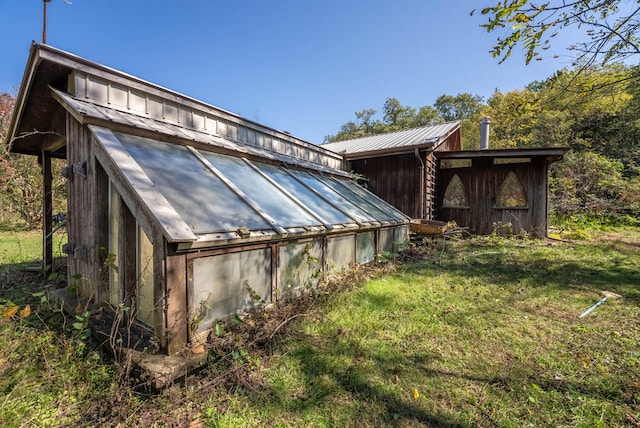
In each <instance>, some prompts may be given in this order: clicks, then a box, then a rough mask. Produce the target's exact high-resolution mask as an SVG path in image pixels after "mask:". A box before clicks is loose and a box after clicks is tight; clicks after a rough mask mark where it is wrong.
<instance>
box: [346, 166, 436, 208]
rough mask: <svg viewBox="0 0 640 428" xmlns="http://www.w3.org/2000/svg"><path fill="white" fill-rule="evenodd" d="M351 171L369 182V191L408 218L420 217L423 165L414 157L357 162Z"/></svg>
mask: <svg viewBox="0 0 640 428" xmlns="http://www.w3.org/2000/svg"><path fill="white" fill-rule="evenodd" d="M421 156H423V157H424V154H421ZM351 169H352V170H353V171H354V172H356V173H357V174H362V175H364V176H365V177H366V178H367V179H368V180H369V183H368V188H369V190H370V191H372V192H373V193H375V194H376V195H378V196H379V197H381V198H382V199H384V200H385V201H387V202H389V203H390V204H391V205H393V206H394V207H396V208H397V209H399V210H400V211H402V212H403V213H405V214H406V215H408V216H410V217H412V218H419V217H420V162H419V161H418V159H416V157H415V155H414V154H400V155H391V156H383V157H377V158H370V159H362V160H354V161H352V162H351Z"/></svg>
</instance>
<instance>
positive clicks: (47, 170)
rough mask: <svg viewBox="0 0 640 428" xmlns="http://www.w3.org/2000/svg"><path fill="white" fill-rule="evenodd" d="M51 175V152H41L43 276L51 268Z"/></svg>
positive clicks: (48, 272) (49, 271) (47, 273)
mask: <svg viewBox="0 0 640 428" xmlns="http://www.w3.org/2000/svg"><path fill="white" fill-rule="evenodd" d="M52 182H53V176H52V173H51V152H47V151H43V152H42V265H43V273H44V275H45V277H46V276H47V275H49V274H50V273H51V271H52V269H53V236H52V234H53V195H52Z"/></svg>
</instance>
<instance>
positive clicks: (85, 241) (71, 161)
mask: <svg viewBox="0 0 640 428" xmlns="http://www.w3.org/2000/svg"><path fill="white" fill-rule="evenodd" d="M66 126H67V162H68V164H67V165H68V166H69V170H70V172H69V178H68V180H67V195H68V197H67V198H68V201H67V221H68V225H67V233H68V236H69V238H68V240H69V246H68V247H69V248H68V252H69V257H68V266H69V268H68V269H69V282H70V284H71V285H76V286H77V287H78V290H79V291H80V292H81V294H82V296H83V297H85V298H96V297H98V296H97V294H98V292H99V288H98V287H97V284H98V283H99V282H100V281H101V280H103V278H101V275H100V267H101V266H102V259H101V255H100V248H101V247H102V248H107V245H108V242H106V239H104V238H106V234H104V233H100V230H102V228H104V227H106V224H104V225H99V224H98V223H99V222H100V221H101V219H102V218H103V217H104V215H103V213H99V212H98V207H101V206H103V204H102V203H101V202H102V200H101V199H99V195H101V194H100V192H99V190H98V188H97V187H98V183H99V177H98V174H97V164H96V160H95V157H94V156H93V145H92V144H91V134H90V132H89V130H88V129H87V128H86V127H84V126H82V125H81V124H80V123H78V122H77V121H76V120H75V119H74V118H73V117H72V116H71V115H70V114H68V113H67V125H66ZM83 162H86V177H84V176H83V174H81V173H80V169H81V165H82V163H83ZM74 170H76V171H78V172H74ZM102 239H104V241H105V242H101V240H102Z"/></svg>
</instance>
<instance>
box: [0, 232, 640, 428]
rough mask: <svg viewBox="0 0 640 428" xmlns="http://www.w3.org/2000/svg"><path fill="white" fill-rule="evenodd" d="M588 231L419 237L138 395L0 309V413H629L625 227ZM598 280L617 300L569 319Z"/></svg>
mask: <svg viewBox="0 0 640 428" xmlns="http://www.w3.org/2000/svg"><path fill="white" fill-rule="evenodd" d="M591 236H592V239H590V240H588V241H574V242H561V241H551V240H544V241H542V240H541V241H536V240H517V239H507V238H496V237H487V238H472V239H467V240H463V241H455V240H451V241H447V242H443V241H435V242H433V243H430V244H428V245H427V246H426V247H424V248H421V249H420V251H421V254H423V255H425V257H424V259H423V260H418V261H415V260H414V261H412V262H406V263H401V264H399V265H398V266H397V267H396V268H395V269H394V270H393V271H392V272H391V273H388V274H385V275H382V276H378V277H375V278H373V279H369V280H367V281H365V282H362V283H358V284H356V285H354V286H350V287H345V288H344V289H343V290H339V291H336V292H332V293H330V294H327V295H324V297H323V298H321V299H318V302H317V304H316V305H314V306H312V307H310V308H309V309H307V310H306V311H304V312H302V315H301V316H296V317H295V319H294V318H293V317H291V318H290V320H289V321H290V322H288V323H287V325H286V328H282V329H281V330H280V332H279V334H277V335H275V336H274V337H273V339H272V340H271V341H270V342H269V343H267V345H266V346H264V347H260V348H255V347H254V348H249V347H247V348H246V349H244V348H242V346H243V345H239V346H240V347H239V349H236V350H235V351H234V352H235V353H233V354H230V355H232V357H233V358H230V360H233V363H232V364H230V365H227V366H225V367H226V368H227V369H231V370H235V369H238V368H239V367H241V368H243V371H242V374H243V377H242V378H241V379H239V380H237V381H236V382H235V383H234V382H231V383H230V382H224V383H222V382H220V383H219V382H216V379H217V376H219V374H220V373H219V372H218V371H217V370H219V367H220V366H219V365H214V364H212V365H211V366H210V367H208V368H206V369H205V370H204V371H203V372H201V373H200V374H197V375H194V376H192V377H189V378H188V379H186V380H185V382H184V383H183V384H181V385H176V386H174V387H172V388H169V389H167V390H165V391H163V392H161V393H159V394H156V395H150V396H148V395H141V394H138V393H135V392H134V391H132V390H130V389H128V388H126V387H125V386H123V384H122V383H121V382H119V381H118V379H121V376H119V375H118V366H116V365H113V364H107V363H104V362H101V361H100V360H99V359H98V352H97V351H95V350H92V349H91V346H90V345H91V344H90V343H89V344H86V345H85V344H84V342H80V341H79V340H78V339H77V338H74V336H73V334H68V333H67V334H65V333H64V332H65V330H64V328H62V329H60V328H57V329H55V328H51V329H49V328H47V327H46V325H47V323H46V322H45V323H44V324H39V323H38V322H33V321H34V315H30V316H29V317H27V318H26V319H20V318H19V317H18V316H14V317H13V318H5V319H3V320H2V321H1V322H0V391H1V392H0V425H2V426H20V425H26V426H56V425H57V424H68V425H73V426H75V425H80V426H83V425H87V426H95V425H117V424H118V423H119V424H121V426H136V425H138V426H186V425H188V424H189V423H191V422H193V423H194V424H195V425H194V426H211V427H214V426H215V427H218V426H220V427H243V426H327V427H329V426H375V427H378V426H400V427H404V426H406V427H409V426H469V427H472V426H481V427H485V426H507V427H508V426H513V427H522V426H554V427H558V426H571V427H573V426H584V427H598V426H602V427H611V426H634V425H637V424H639V423H640V346H639V345H640V307H639V303H640V230H639V229H637V228H627V229H607V230H604V231H595V230H594V231H592V233H591ZM3 257H4V255H3ZM5 263H7V262H5ZM603 290H607V291H611V292H614V293H617V294H619V295H621V296H622V298H620V299H609V300H607V301H606V302H605V303H604V304H603V305H601V306H600V307H598V308H597V309H596V310H595V311H594V312H592V313H591V314H590V315H588V316H586V317H585V318H582V319H579V318H578V315H579V314H580V313H582V312H583V311H584V310H586V309H587V308H589V307H590V306H592V305H593V304H595V303H596V302H597V301H598V300H600V298H601V295H600V293H601V291H603ZM1 298H2V295H0V299H1ZM29 299H33V297H28V298H25V302H27V301H30V300H29ZM0 302H2V300H0ZM25 302H23V303H22V304H23V305H24V304H25ZM32 303H33V305H34V308H35V307H36V306H37V302H32ZM21 307H22V306H21ZM41 310H42V313H43V314H45V315H46V311H47V310H48V309H47V308H46V305H44V306H42V307H41ZM45 315H43V316H45ZM45 321H46V320H45ZM67 331H68V330H67ZM239 339H240V338H238V340H237V343H239V344H242V343H247V342H246V340H245V341H242V340H239ZM2 396H4V397H5V398H1V397H2ZM26 422H28V423H26Z"/></svg>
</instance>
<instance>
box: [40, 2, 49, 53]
mask: <svg viewBox="0 0 640 428" xmlns="http://www.w3.org/2000/svg"><path fill="white" fill-rule="evenodd" d="M50 1H51V0H42V4H43V11H42V43H43V44H45V45H46V44H47V3H49V2H50Z"/></svg>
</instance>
